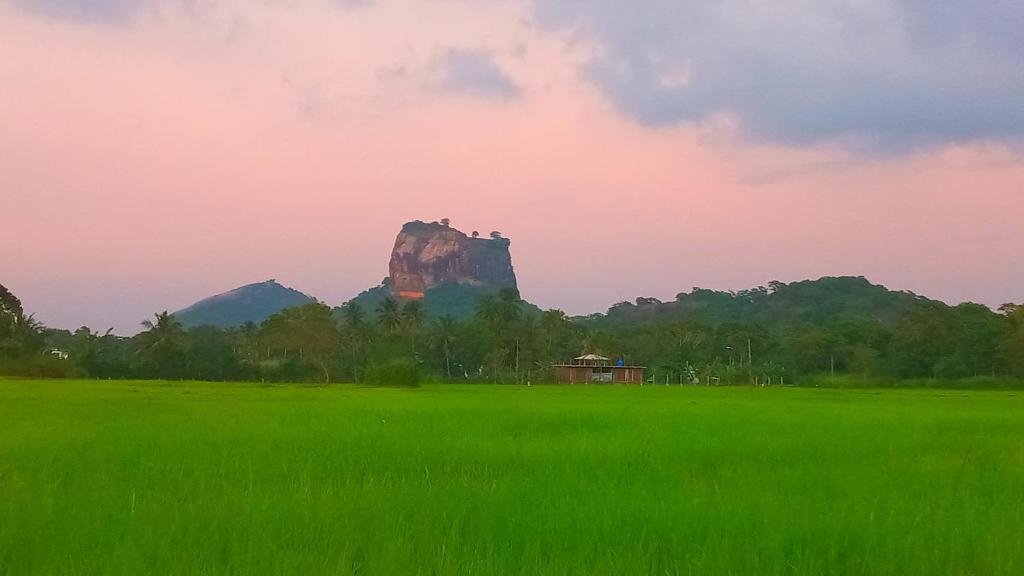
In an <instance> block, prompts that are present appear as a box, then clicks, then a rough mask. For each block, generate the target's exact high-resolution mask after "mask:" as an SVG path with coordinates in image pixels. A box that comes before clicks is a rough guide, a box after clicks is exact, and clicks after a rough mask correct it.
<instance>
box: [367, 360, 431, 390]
mask: <svg viewBox="0 0 1024 576" xmlns="http://www.w3.org/2000/svg"><path fill="white" fill-rule="evenodd" d="M366 383H367V384H370V385H371V386H400V387H403V388H418V387H419V385H420V369H419V367H418V366H416V364H415V363H413V362H411V361H409V360H388V361H386V362H380V363H377V364H374V365H372V366H370V368H369V369H368V370H367V371H366Z"/></svg>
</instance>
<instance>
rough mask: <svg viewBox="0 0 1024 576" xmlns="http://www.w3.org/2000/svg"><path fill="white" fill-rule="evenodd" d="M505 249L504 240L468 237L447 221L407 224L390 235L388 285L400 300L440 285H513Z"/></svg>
mask: <svg viewBox="0 0 1024 576" xmlns="http://www.w3.org/2000/svg"><path fill="white" fill-rule="evenodd" d="M508 247H509V241H508V240H507V239H505V238H500V237H499V238H471V237H470V236H467V235H466V234H464V233H463V232H460V231H459V230H456V229H455V228H452V227H450V226H448V225H446V224H439V223H436V222H434V223H429V224H428V223H425V222H420V221H418V220H417V221H415V222H409V223H407V224H406V225H404V226H402V230H401V232H399V233H398V237H397V238H396V239H395V247H394V250H392V252H391V262H390V265H389V267H388V268H389V284H390V287H391V289H392V291H393V293H394V294H395V295H398V296H402V297H405V298H422V297H423V296H424V294H425V293H426V292H427V291H429V290H431V289H432V288H435V287H437V286H440V285H442V284H459V285H464V286H474V287H486V288H516V275H515V272H514V271H513V270H512V256H511V255H510V254H509V250H508Z"/></svg>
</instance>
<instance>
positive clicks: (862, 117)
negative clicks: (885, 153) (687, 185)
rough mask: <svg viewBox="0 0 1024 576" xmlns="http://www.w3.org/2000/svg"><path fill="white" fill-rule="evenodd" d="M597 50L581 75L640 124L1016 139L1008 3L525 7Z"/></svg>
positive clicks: (1023, 101) (566, 3)
mask: <svg viewBox="0 0 1024 576" xmlns="http://www.w3.org/2000/svg"><path fill="white" fill-rule="evenodd" d="M532 12H533V15H534V18H535V20H536V21H537V23H539V24H540V25H541V26H542V27H545V28H547V29H549V30H558V31H560V32H565V33H567V34H570V35H572V36H573V37H574V38H581V39H583V40H585V41H588V42H589V43H591V44H592V45H593V46H594V54H593V56H592V57H591V58H590V59H589V60H588V61H587V62H586V63H585V64H584V65H583V76H584V78H586V79H587V80H588V81H590V82H592V83H593V84H594V85H596V86H597V87H598V88H599V89H600V90H601V91H602V92H604V93H605V94H606V95H607V96H608V97H609V98H610V100H611V101H612V102H613V103H614V104H615V105H616V106H617V107H618V109H620V110H621V111H622V112H623V113H625V114H627V115H629V116H630V117H632V118H634V119H635V120H637V121H638V122H640V123H643V124H645V125H649V126H669V125H677V124H685V123H702V122H706V121H708V120H711V119H713V118H716V117H719V116H722V115H727V116H730V117H734V118H735V119H736V121H737V122H738V123H739V126H740V127H741V130H742V131H743V133H744V134H745V135H746V136H748V137H750V138H753V139H756V140H760V141H770V142H777V143H782V144H789V145H808V144H814V143H819V142H822V141H847V142H856V143H859V144H865V145H868V146H872V147H886V148H891V147H896V148H903V149H907V148H916V147H926V146H934V145H942V144H947V143H960V142H970V141H984V140H1007V141H1011V140H1016V139H1020V138H1021V137H1022V136H1024V64H1022V63H1024V34H1021V33H1020V30H1024V3H1022V2H1019V1H1017V0H943V1H942V2H934V1H933V0H856V1H854V0H839V1H834V2H820V1H819V0H727V1H722V2H681V1H677V0H637V1H636V2H621V1H620V0H532Z"/></svg>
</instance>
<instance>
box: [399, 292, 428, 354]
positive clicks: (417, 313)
mask: <svg viewBox="0 0 1024 576" xmlns="http://www.w3.org/2000/svg"><path fill="white" fill-rule="evenodd" d="M423 322H424V314H423V303H422V302H420V301H419V300H409V301H408V302H406V303H405V305H404V306H402V327H403V328H405V330H406V332H408V333H409V337H410V338H411V340H412V353H413V354H416V335H417V334H419V332H420V330H422V329H423Z"/></svg>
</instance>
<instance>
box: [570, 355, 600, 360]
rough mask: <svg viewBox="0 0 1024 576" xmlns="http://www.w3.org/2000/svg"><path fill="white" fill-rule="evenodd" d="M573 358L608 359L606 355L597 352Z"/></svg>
mask: <svg viewBox="0 0 1024 576" xmlns="http://www.w3.org/2000/svg"><path fill="white" fill-rule="evenodd" d="M573 360H608V358H605V357H604V356H598V355H597V354H584V355H583V356H577V357H576V358H573Z"/></svg>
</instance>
